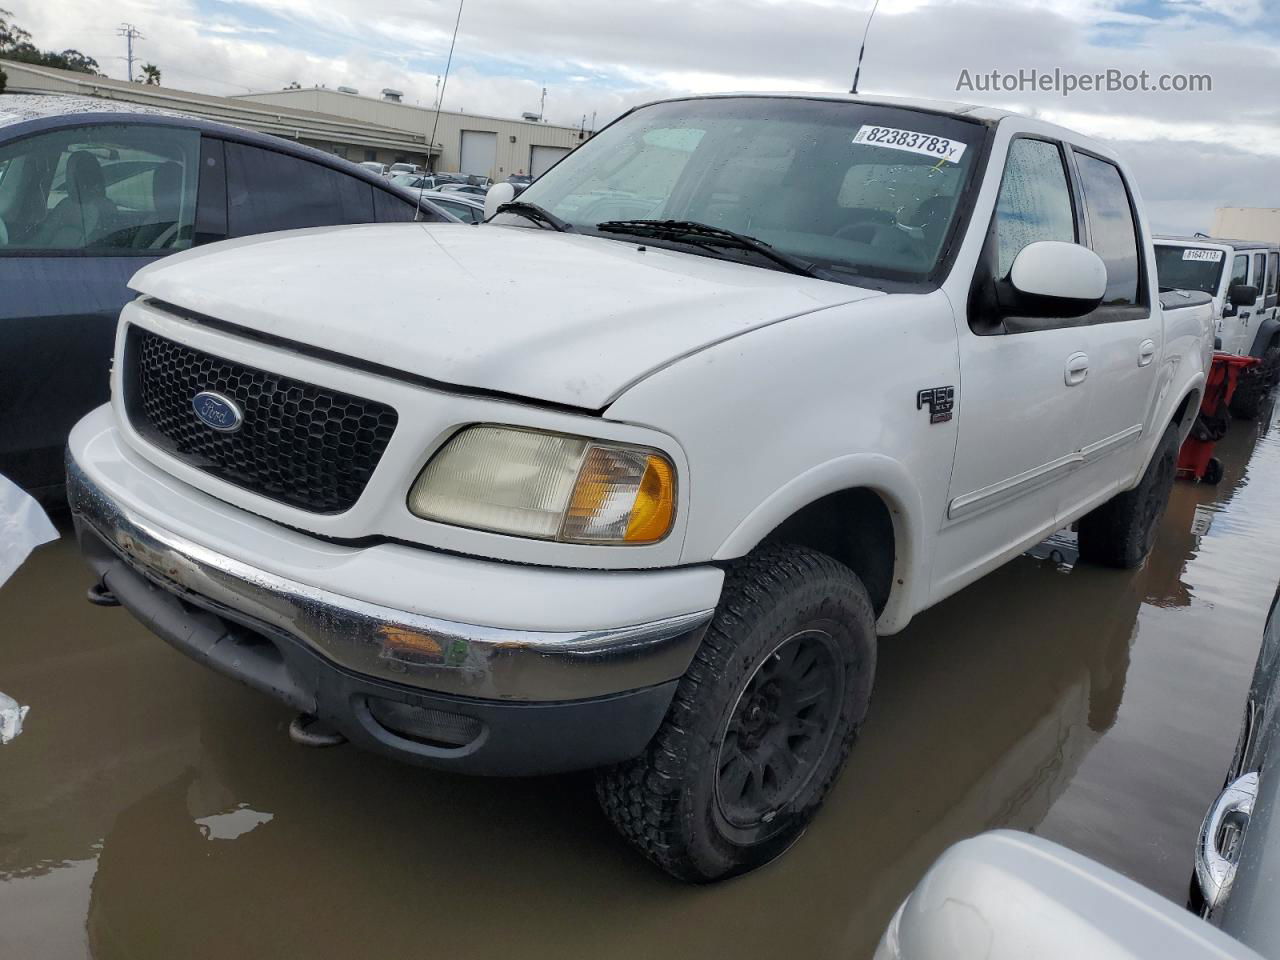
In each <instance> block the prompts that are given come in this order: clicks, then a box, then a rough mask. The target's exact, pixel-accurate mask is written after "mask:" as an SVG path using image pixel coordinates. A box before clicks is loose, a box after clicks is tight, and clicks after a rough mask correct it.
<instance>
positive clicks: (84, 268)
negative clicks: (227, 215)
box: [0, 123, 200, 493]
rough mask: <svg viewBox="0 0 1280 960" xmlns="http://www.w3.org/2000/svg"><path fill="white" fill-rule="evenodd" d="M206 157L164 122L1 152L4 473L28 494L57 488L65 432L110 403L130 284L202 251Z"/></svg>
mask: <svg viewBox="0 0 1280 960" xmlns="http://www.w3.org/2000/svg"><path fill="white" fill-rule="evenodd" d="M199 153H200V135H199V133H198V132H196V131H194V130H186V129H181V128H176V127H170V126H163V125H158V124H123V123H120V124H105V125H98V124H85V125H81V126H70V127H61V128H58V129H55V130H45V131H43V132H40V133H36V134H33V135H30V136H27V137H21V138H19V139H16V140H13V141H11V142H9V143H6V144H4V145H2V146H0V225H2V228H0V290H3V291H4V296H2V297H0V420H2V422H3V423H4V429H3V430H0V438H2V439H0V473H3V474H5V475H6V476H8V477H10V478H11V479H12V480H13V481H15V482H16V483H18V484H19V485H20V486H22V487H25V488H27V489H29V490H33V491H36V492H41V493H45V492H52V491H53V490H54V489H55V488H57V487H58V486H59V485H60V484H61V481H62V474H63V468H62V449H63V446H64V445H65V444H66V440H67V434H68V433H69V432H70V430H71V427H72V426H74V425H75V423H76V421H77V420H79V419H80V418H81V417H82V416H84V415H85V414H86V413H88V412H89V411H90V410H91V409H93V408H94V407H95V406H98V405H99V404H101V403H104V402H105V401H106V400H107V397H108V392H109V391H108V373H109V369H110V364H111V353H112V344H113V342H114V339H115V330H116V321H117V318H118V317H119V314H120V309H121V308H122V307H123V305H124V303H125V302H126V301H127V300H128V299H130V298H131V297H132V296H133V295H132V294H131V293H130V292H129V290H128V286H127V284H128V281H129V278H130V277H131V276H132V275H133V274H134V273H135V272H137V270H138V269H139V268H140V267H143V266H145V265H146V264H148V263H150V262H152V261H153V260H155V259H156V258H157V257H160V256H163V255H165V254H167V253H169V252H171V251H173V250H177V249H182V248H184V247H187V246H190V244H191V243H192V239H193V225H194V218H195V205H196V179H197V176H198V172H199V162H198V161H199Z"/></svg>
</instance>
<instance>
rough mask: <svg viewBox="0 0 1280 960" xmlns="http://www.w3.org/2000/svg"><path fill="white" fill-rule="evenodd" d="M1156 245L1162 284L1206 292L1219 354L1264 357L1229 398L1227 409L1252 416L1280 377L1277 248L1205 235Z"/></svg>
mask: <svg viewBox="0 0 1280 960" xmlns="http://www.w3.org/2000/svg"><path fill="white" fill-rule="evenodd" d="M1155 245H1156V273H1157V274H1158V280H1159V282H1160V286H1161V287H1162V288H1177V289H1182V290H1198V291H1200V292H1202V293H1207V294H1209V296H1211V297H1212V298H1213V312H1214V322H1215V325H1216V328H1217V339H1218V344H1219V348H1220V349H1221V350H1222V352H1223V353H1229V354H1232V355H1234V356H1238V357H1250V356H1252V357H1258V358H1259V359H1261V360H1262V364H1261V365H1260V366H1256V367H1253V368H1251V369H1249V370H1246V371H1244V373H1243V374H1242V376H1241V380H1240V385H1239V386H1238V387H1237V388H1236V392H1235V395H1234V396H1233V397H1232V399H1231V412H1232V413H1234V414H1236V415H1237V416H1240V417H1244V418H1246V419H1249V420H1252V419H1253V418H1254V417H1256V416H1257V415H1258V409H1259V408H1260V407H1261V405H1262V401H1263V399H1264V398H1265V397H1266V395H1267V393H1268V391H1270V389H1271V388H1272V387H1273V386H1275V384H1276V380H1277V378H1280V296H1278V295H1277V288H1276V282H1277V275H1278V274H1280V248H1278V247H1277V246H1276V245H1275V244H1274V243H1262V242H1258V241H1252V240H1220V239H1218V238H1216V237H1204V236H1198V237H1156V238H1155Z"/></svg>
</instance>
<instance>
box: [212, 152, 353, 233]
mask: <svg viewBox="0 0 1280 960" xmlns="http://www.w3.org/2000/svg"><path fill="white" fill-rule="evenodd" d="M226 167H227V226H228V229H229V232H230V234H231V236H233V237H242V236H247V235H249V234H254V233H268V232H270V231H272V230H293V229H296V228H298V227H327V226H332V225H334V224H340V223H370V222H372V221H373V220H374V207H373V187H372V186H371V185H370V184H368V183H366V182H365V181H363V180H359V179H357V178H356V177H350V176H347V175H346V174H344V173H340V172H339V171H337V170H332V169H330V168H328V167H325V166H321V165H320V164H318V163H312V162H311V161H309V160H303V159H301V158H299V157H292V156H289V155H288V154H284V153H277V152H276V151H274V150H264V149H262V148H260V147H251V146H248V145H247V144H243V143H230V142H229V143H227V145H226Z"/></svg>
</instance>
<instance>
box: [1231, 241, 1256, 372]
mask: <svg viewBox="0 0 1280 960" xmlns="http://www.w3.org/2000/svg"><path fill="white" fill-rule="evenodd" d="M1252 272H1253V255H1252V254H1250V253H1237V254H1236V255H1235V256H1233V257H1232V258H1231V275H1230V277H1229V278H1228V279H1227V290H1228V291H1230V290H1231V288H1232V287H1233V286H1236V285H1237V284H1241V283H1249V282H1250V280H1249V277H1250V276H1251V275H1252ZM1259 305H1260V302H1259V303H1258V304H1253V305H1252V306H1239V305H1237V304H1234V303H1232V302H1231V299H1230V297H1229V296H1228V297H1227V299H1226V300H1225V301H1224V305H1223V308H1222V349H1223V351H1224V352H1225V353H1233V354H1237V355H1239V354H1242V353H1248V352H1249V347H1250V346H1251V345H1252V343H1253V338H1252V336H1251V335H1250V333H1249V331H1250V330H1251V329H1252V320H1253V311H1254V310H1255V309H1256V308H1257V307H1258V306H1259Z"/></svg>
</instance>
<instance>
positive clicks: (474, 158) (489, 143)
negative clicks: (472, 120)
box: [461, 130, 498, 177]
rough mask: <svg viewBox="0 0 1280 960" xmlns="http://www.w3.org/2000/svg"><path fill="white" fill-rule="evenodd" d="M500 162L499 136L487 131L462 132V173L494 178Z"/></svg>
mask: <svg viewBox="0 0 1280 960" xmlns="http://www.w3.org/2000/svg"><path fill="white" fill-rule="evenodd" d="M497 162H498V135H497V134H496V133H489V132H488V131H487V130H463V131H462V161H461V164H462V172H463V173H470V174H474V175H476V176H477V177H492V176H493V168H494V166H495V165H496V164H497Z"/></svg>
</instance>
